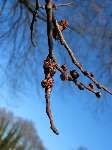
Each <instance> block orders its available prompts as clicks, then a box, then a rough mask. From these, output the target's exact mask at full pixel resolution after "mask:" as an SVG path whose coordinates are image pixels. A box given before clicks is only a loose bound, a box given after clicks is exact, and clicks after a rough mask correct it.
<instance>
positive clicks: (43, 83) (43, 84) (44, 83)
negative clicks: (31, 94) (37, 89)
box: [41, 79, 47, 88]
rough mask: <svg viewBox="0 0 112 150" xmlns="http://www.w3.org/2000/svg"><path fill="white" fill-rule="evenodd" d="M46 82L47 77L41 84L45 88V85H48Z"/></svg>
mask: <svg viewBox="0 0 112 150" xmlns="http://www.w3.org/2000/svg"><path fill="white" fill-rule="evenodd" d="M46 83H47V80H46V79H45V80H42V82H41V86H42V87H43V88H45V87H46Z"/></svg>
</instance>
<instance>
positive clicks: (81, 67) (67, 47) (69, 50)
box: [53, 17, 112, 95]
mask: <svg viewBox="0 0 112 150" xmlns="http://www.w3.org/2000/svg"><path fill="white" fill-rule="evenodd" d="M53 23H54V25H55V27H56V28H57V30H58V34H59V39H60V42H61V44H62V45H63V46H64V47H65V49H66V50H67V52H68V54H69V55H70V57H71V60H72V62H73V63H74V64H75V66H77V67H78V68H79V70H80V71H81V72H82V73H83V74H84V75H85V76H86V77H88V78H89V79H90V80H92V81H93V83H94V84H95V85H96V87H97V88H99V89H103V90H104V91H106V92H108V93H109V94H111V95H112V91H111V90H109V89H108V88H106V87H105V86H103V85H101V84H100V83H99V82H98V81H96V80H95V79H94V76H93V74H91V73H89V72H88V71H86V70H85V69H84V68H83V66H82V65H81V64H80V63H79V62H78V60H77V59H76V57H75V55H74V53H73V51H72V49H71V48H70V47H69V46H68V44H67V42H66V41H65V39H64V36H63V34H62V32H61V30H60V28H59V24H58V22H57V20H56V19H55V18H54V17H53Z"/></svg>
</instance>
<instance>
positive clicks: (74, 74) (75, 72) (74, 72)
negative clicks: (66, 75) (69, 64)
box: [70, 70, 79, 79]
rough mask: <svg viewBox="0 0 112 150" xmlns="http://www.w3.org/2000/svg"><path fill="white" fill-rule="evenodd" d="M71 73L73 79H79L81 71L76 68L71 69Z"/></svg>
mask: <svg viewBox="0 0 112 150" xmlns="http://www.w3.org/2000/svg"><path fill="white" fill-rule="evenodd" d="M70 75H71V76H72V78H73V79H77V78H78V77H79V73H78V72H77V71H76V70H71V71H70Z"/></svg>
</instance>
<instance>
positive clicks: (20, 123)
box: [0, 108, 46, 150]
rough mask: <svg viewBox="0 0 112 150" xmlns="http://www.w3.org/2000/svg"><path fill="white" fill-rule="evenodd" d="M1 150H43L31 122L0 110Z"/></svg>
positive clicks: (2, 109)
mask: <svg viewBox="0 0 112 150" xmlns="http://www.w3.org/2000/svg"><path fill="white" fill-rule="evenodd" d="M0 149H1V150H45V149H46V148H45V147H44V145H43V143H42V141H41V140H40V137H39V135H38V133H37V130H36V129H35V127H34V125H33V123H32V122H30V121H27V120H24V119H22V118H18V117H15V116H14V115H13V114H12V113H10V112H8V111H6V109H4V108H0Z"/></svg>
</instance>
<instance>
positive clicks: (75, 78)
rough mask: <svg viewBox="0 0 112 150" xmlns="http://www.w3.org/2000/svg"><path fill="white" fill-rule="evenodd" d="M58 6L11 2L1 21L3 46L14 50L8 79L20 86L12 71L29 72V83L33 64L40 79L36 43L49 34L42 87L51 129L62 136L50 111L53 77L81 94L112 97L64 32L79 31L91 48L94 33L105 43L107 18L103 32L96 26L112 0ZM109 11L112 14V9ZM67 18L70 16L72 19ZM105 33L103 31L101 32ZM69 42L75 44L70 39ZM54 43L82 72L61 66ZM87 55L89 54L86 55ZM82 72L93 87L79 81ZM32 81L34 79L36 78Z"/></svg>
mask: <svg viewBox="0 0 112 150" xmlns="http://www.w3.org/2000/svg"><path fill="white" fill-rule="evenodd" d="M55 2H56V1H51V0H45V4H42V3H41V1H38V0H36V1H33V0H32V1H30V0H17V1H13V2H12V3H11V4H10V2H9V1H8V0H4V1H3V2H1V6H2V7H1V16H3V17H1V23H2V26H1V31H2V33H1V37H0V38H1V42H2V48H3V47H4V48H5V47H6V43H8V44H10V47H8V51H9V52H8V53H7V52H6V55H7V54H9V56H7V57H9V61H8V63H7V64H8V67H7V70H8V72H7V73H8V77H11V81H12V80H13V81H14V80H15V81H16V82H18V80H17V78H16V77H15V76H14V75H12V74H11V75H10V71H12V72H13V74H15V73H16V74H18V75H20V76H22V73H23V69H25V73H26V76H27V78H28V79H29V76H28V73H29V64H30V66H31V68H32V69H31V72H32V73H33V77H34V76H35V75H36V76H37V73H35V69H36V70H37V68H38V66H37V63H36V62H37V61H38V60H39V56H40V55H41V54H39V53H40V51H39V52H37V50H34V51H33V49H32V46H34V47H35V46H36V45H37V43H36V42H35V39H37V35H38V33H41V32H43V31H42V30H44V31H45V32H47V34H46V35H47V36H45V34H44V37H45V39H46V38H48V49H49V51H48V54H47V53H46V54H47V58H46V59H45V60H44V64H43V68H44V73H45V79H44V80H42V82H41V84H42V87H43V88H45V98H46V113H47V115H48V117H49V120H50V125H51V129H52V130H53V132H54V133H56V134H58V130H57V129H56V128H55V125H54V122H53V117H52V113H51V110H50V95H51V91H52V87H53V83H54V79H53V77H54V74H55V73H56V71H59V72H60V78H61V80H62V81H65V80H67V81H72V82H73V83H74V84H75V85H76V86H77V87H78V88H79V89H80V90H84V89H86V90H88V91H89V92H92V93H93V94H95V95H96V97H98V98H99V97H101V90H102V91H106V92H108V93H110V94H112V91H111V90H109V89H108V88H107V87H105V86H104V85H101V84H100V83H99V82H98V81H97V80H96V79H95V77H94V74H93V73H91V72H89V71H87V69H85V67H84V65H82V64H81V63H80V62H79V61H78V59H77V58H76V56H75V55H74V52H75V51H73V50H72V49H71V48H70V46H69V44H67V42H66V40H65V38H64V36H63V34H62V31H64V30H65V29H66V30H67V29H68V30H71V31H76V33H80V36H82V38H83V39H84V40H86V41H89V45H92V44H91V41H92V43H93V41H94V40H93V38H91V37H92V35H93V34H94V33H96V34H94V39H96V37H100V40H101V42H100V41H99V43H101V44H102V34H101V36H100V33H102V32H104V33H105V30H106V27H107V25H105V22H106V21H105V19H104V18H103V22H102V19H101V20H100V23H101V24H103V23H104V26H106V27H105V28H101V27H100V26H99V28H96V25H97V21H96V18H97V16H99V14H101V11H102V13H103V11H104V10H105V9H106V8H104V7H105V6H108V3H111V2H110V1H109V0H108V2H107V1H106V2H105V3H103V5H102V1H99V2H97V1H92V0H91V1H88V0H86V1H82V0H79V1H78V2H77V1H73V2H72V3H66V2H65V1H64V3H60V4H56V3H55ZM62 2H63V1H62ZM72 5H73V7H72V8H71V11H66V13H65V14H63V11H64V10H65V9H64V10H63V11H57V10H58V9H59V8H60V9H61V8H62V7H63V6H65V7H66V9H69V7H70V6H72ZM6 8H7V9H6ZM74 8H75V9H74ZM109 9H110V10H111V8H109ZM5 10H6V11H5ZM88 12H90V13H88ZM107 13H108V11H107V12H106V14H105V15H107ZM74 14H75V16H74ZM66 16H70V18H68V17H66ZM57 18H59V19H57ZM60 18H61V19H60ZM73 18H74V24H73V21H72V20H73ZM86 18H87V19H86ZM39 19H40V20H41V21H42V22H41V21H40V22H39ZM93 20H94V21H93ZM71 21H72V22H71ZM43 22H44V23H45V24H44V23H43ZM70 23H71V24H70ZM98 23H99V17H98ZM36 25H38V28H36ZM39 25H40V26H41V28H39ZM42 25H43V27H42ZM46 25H47V31H46V28H45V27H46ZM109 25H110V23H109ZM94 26H95V27H94ZM34 27H35V28H34ZM6 29H7V31H6ZM37 29H39V32H37ZM101 29H102V30H103V31H101ZM20 31H21V32H20ZM95 31H96V32H95ZM106 31H107V30H106ZM110 32H111V28H110V26H109V34H110ZM18 33H19V34H18ZM38 36H39V35H38ZM40 37H41V36H40ZM104 37H105V34H103V38H104ZM110 37H111V36H109V38H110ZM68 38H69V39H70V40H71V38H70V36H69V37H68ZM109 38H108V37H107V39H104V41H106V42H107V41H108V42H110V41H109ZM6 39H8V40H6ZM53 39H54V41H55V42H57V43H58V44H60V45H61V46H63V47H64V48H65V49H66V51H67V53H68V54H69V56H70V59H71V60H72V64H74V65H75V67H76V68H77V69H78V71H77V69H75V70H74V69H73V70H71V69H69V67H68V65H67V64H63V65H59V63H58V61H57V59H56V57H55V48H54V46H53ZM83 39H82V40H81V43H84V40H83ZM96 41H98V40H95V42H96ZM44 42H45V41H44V39H43V37H42V42H40V43H39V42H38V44H40V45H41V43H42V45H44ZM106 42H105V43H106ZM4 43H5V44H4ZM103 43H104V42H103ZM105 45H106V44H105ZM110 45H111V44H110ZM110 45H109V44H107V45H106V46H104V52H102V53H104V54H105V48H107V46H108V48H109V49H110V47H111V46H110ZM46 47H47V46H44V48H46ZM38 48H39V45H38ZM83 53H85V51H84V52H83ZM92 54H93V52H92ZM109 54H110V53H109ZM109 56H110V55H109ZM41 57H42V55H41ZM61 57H62V55H61ZM88 58H89V56H88ZM37 59H38V60H37ZM13 60H14V61H13ZM104 60H105V59H104ZM108 60H110V59H108ZM34 62H35V64H36V65H32V63H33V64H34ZM109 63H110V62H109ZM26 68H27V70H26ZM79 72H81V73H82V74H83V75H84V77H87V78H88V79H89V80H90V81H89V83H84V82H82V80H83V78H81V79H79V77H81V75H80V73H79ZM30 79H32V76H31V78H30ZM36 79H37V77H36ZM14 85H15V84H14Z"/></svg>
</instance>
